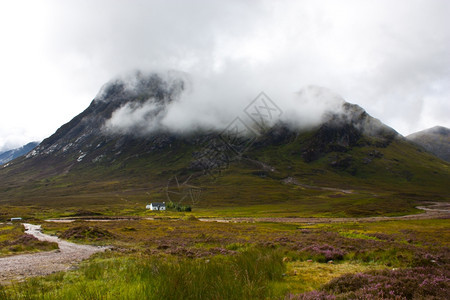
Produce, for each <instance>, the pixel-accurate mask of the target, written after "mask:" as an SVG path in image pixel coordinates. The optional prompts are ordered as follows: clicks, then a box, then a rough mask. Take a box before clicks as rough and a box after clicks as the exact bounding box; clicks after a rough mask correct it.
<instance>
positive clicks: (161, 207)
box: [145, 202, 166, 210]
mask: <svg viewBox="0 0 450 300" xmlns="http://www.w3.org/2000/svg"><path fill="white" fill-rule="evenodd" d="M145 208H147V209H150V210H166V202H163V203H160V202H154V203H150V204H148V205H147V206H146V207H145Z"/></svg>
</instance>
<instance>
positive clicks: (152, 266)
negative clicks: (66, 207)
mask: <svg viewBox="0 0 450 300" xmlns="http://www.w3.org/2000/svg"><path fill="white" fill-rule="evenodd" d="M285 270H286V269H285V265H284V264H283V262H282V253H281V252H280V251H278V250H273V249H270V250H269V249H260V248H253V249H249V250H246V251H244V252H241V253H238V254H237V255H235V256H228V257H223V256H217V257H212V258H211V259H208V260H205V259H175V258H156V257H149V258H145V259H142V258H136V257H109V258H108V257H105V258H97V259H95V260H93V261H91V262H89V263H85V264H83V265H82V266H81V267H80V268H79V269H78V270H76V271H73V272H68V273H66V274H65V275H58V276H49V277H46V278H45V279H43V280H39V279H30V280H27V281H26V282H24V283H18V284H16V285H13V286H11V287H9V288H2V289H0V295H1V296H2V299H264V298H268V297H270V296H273V295H272V294H271V292H272V291H271V289H269V283H270V282H276V281H280V280H281V279H282V277H283V273H284V272H285Z"/></svg>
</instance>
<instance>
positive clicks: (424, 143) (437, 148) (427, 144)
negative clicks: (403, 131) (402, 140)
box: [406, 126, 450, 162]
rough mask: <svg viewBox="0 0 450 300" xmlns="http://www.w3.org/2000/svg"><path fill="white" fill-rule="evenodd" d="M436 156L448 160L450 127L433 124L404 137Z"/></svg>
mask: <svg viewBox="0 0 450 300" xmlns="http://www.w3.org/2000/svg"><path fill="white" fill-rule="evenodd" d="M406 138H407V139H408V140H410V141H411V142H413V143H414V144H417V145H419V146H421V147H423V148H424V149H425V150H427V151H428V152H430V153H433V154H434V155H436V156H437V157H439V158H441V159H443V160H445V161H447V162H450V129H448V128H446V127H442V126H435V127H433V128H429V129H426V130H422V131H419V132H416V133H413V134H410V135H408V136H407V137H406Z"/></svg>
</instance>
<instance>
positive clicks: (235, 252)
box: [0, 203, 450, 299]
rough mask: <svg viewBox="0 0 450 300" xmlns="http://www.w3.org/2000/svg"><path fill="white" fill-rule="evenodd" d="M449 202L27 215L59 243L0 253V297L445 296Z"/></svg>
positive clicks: (449, 275)
mask: <svg viewBox="0 0 450 300" xmlns="http://www.w3.org/2000/svg"><path fill="white" fill-rule="evenodd" d="M449 207H450V204H449V203H433V204H432V205H429V206H426V207H419V208H420V209H422V210H424V213H423V214H416V215H410V216H403V217H370V218H226V219H225V218H221V219H218V218H205V219H197V218H195V217H194V216H192V215H188V216H185V217H183V218H174V216H172V215H171V217H170V218H169V217H166V218H162V217H161V216H159V218H158V217H151V218H150V217H142V216H141V217H124V218H120V217H108V216H102V217H101V218H100V217H95V216H93V217H92V216H90V217H79V218H73V217H72V218H62V219H61V218H59V219H58V218H56V219H53V220H47V221H53V222H47V221H39V220H36V221H37V222H39V223H40V224H42V227H43V232H44V233H42V232H41V230H40V225H31V224H24V226H25V227H26V229H27V233H29V234H32V235H33V236H35V237H36V238H38V239H40V240H45V241H48V242H56V243H58V246H59V250H56V251H50V252H40V253H34V254H24V255H16V256H7V257H3V258H0V279H2V280H3V281H10V280H11V279H15V280H13V281H12V282H11V283H8V284H6V285H3V286H2V285H0V298H1V299H75V298H88V299H142V298H148V299H165V298H167V297H169V298H171V299H349V298H350V299H380V298H383V299H423V298H427V299H428V298H429V299H448V298H449V296H450V272H449V270H450V224H449V222H448V220H449V218H450V211H449ZM201 221H204V222H201ZM2 226H5V225H2ZM3 228H5V230H6V228H7V227H3ZM5 230H4V231H5ZM8 230H9V229H8ZM0 233H1V230H0ZM68 241H71V242H68ZM108 248H109V249H108ZM106 249H108V251H105V250H106ZM54 272H56V273H55V274H51V273H54ZM49 274H50V275H49ZM42 275H45V276H42ZM29 276H32V277H33V278H28V279H26V277H29ZM35 276H36V277H35ZM175 285H176V286H177V289H176V293H175V291H174V286H175ZM336 297H337V298H336Z"/></svg>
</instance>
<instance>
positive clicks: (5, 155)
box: [0, 142, 39, 165]
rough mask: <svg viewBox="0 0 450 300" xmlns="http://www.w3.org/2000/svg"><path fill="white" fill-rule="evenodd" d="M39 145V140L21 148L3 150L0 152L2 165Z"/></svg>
mask: <svg viewBox="0 0 450 300" xmlns="http://www.w3.org/2000/svg"><path fill="white" fill-rule="evenodd" d="M37 145H39V143H38V142H31V143H28V144H26V145H24V146H22V147H20V148H16V149H11V150H8V151H4V152H1V153H0V165H3V164H6V163H7V162H9V161H11V160H13V159H15V158H17V157H19V156H22V155H25V154H27V153H28V152H30V151H31V150H33V148H35V147H36V146H37Z"/></svg>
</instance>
